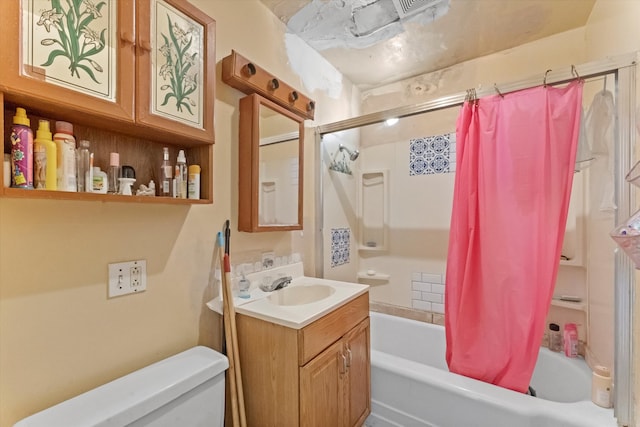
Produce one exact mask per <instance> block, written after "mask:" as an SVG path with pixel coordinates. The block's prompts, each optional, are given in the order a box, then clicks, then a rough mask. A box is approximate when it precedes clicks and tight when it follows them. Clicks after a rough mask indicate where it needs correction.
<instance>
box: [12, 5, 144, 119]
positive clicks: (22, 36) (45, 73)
mask: <svg viewBox="0 0 640 427" xmlns="http://www.w3.org/2000/svg"><path fill="white" fill-rule="evenodd" d="M133 20H134V2H133V0H94V1H83V0H67V1H62V0H12V1H7V2H2V8H0V28H2V49H0V63H1V64H2V66H1V67H0V87H2V89H3V91H5V92H7V93H9V94H15V95H19V96H21V97H24V98H26V99H27V100H28V101H31V103H32V104H36V103H37V104H40V105H41V106H44V107H47V108H49V109H51V108H53V109H54V110H57V109H59V108H60V107H62V108H66V109H68V110H75V111H83V112H87V113H90V114H93V115H94V116H95V115H100V116H102V117H109V118H111V119H117V120H121V121H126V122H133V120H134V115H133V104H134V95H133V94H134V77H133V76H134V74H135V62H134V61H135V53H134V52H135V46H134V43H135V40H134V36H133V35H134V34H135V29H134V22H133ZM21 99H22V98H21ZM52 106H53V107H52Z"/></svg>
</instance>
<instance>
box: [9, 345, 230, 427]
mask: <svg viewBox="0 0 640 427" xmlns="http://www.w3.org/2000/svg"><path fill="white" fill-rule="evenodd" d="M228 367H229V361H228V360H227V358H226V357H225V356H224V355H222V354H220V353H217V352H215V351H214V350H212V349H210V348H207V347H201V346H200V347H194V348H191V349H189V350H186V351H184V352H182V353H179V354H176V355H175V356H172V357H169V358H167V359H164V360H161V361H160V362H157V363H154V364H153V365H149V366H147V367H145V368H142V369H140V370H138V371H135V372H133V373H131V374H129V375H126V376H124V377H121V378H118V379H116V380H114V381H112V382H110V383H107V384H104V385H102V386H100V387H97V388H95V389H93V390H90V391H88V392H86V393H83V394H81V395H79V396H76V397H74V398H72V399H69V400H67V401H65V402H62V403H60V404H58V405H55V406H52V407H51V408H48V409H45V410H44V411H42V412H38V413H37V414H34V415H32V416H30V417H28V418H25V419H23V420H22V421H19V422H18V423H17V424H15V425H14V427H45V426H46V427H89V426H91V427H94V426H100V427H107V426H108V427H123V426H153V427H176V426H180V427H195V426H213V427H222V425H223V424H224V372H225V370H226V369H227V368H228Z"/></svg>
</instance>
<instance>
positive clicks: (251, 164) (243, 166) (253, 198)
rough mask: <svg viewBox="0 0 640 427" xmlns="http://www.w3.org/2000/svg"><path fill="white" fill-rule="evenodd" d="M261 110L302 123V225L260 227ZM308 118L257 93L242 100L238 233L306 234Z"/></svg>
mask: <svg viewBox="0 0 640 427" xmlns="http://www.w3.org/2000/svg"><path fill="white" fill-rule="evenodd" d="M260 106H265V107H267V108H269V109H271V110H273V111H275V112H276V113H279V114H281V115H283V116H286V117H288V118H290V119H292V120H294V121H296V122H297V123H298V133H299V138H298V206H297V210H298V222H297V223H296V224H282V225H277V224H274V225H260V223H259V208H260V199H259V194H260V182H259V181H260V156H259V151H260V150H259V149H260ZM303 159H304V118H303V117H300V116H299V115H297V114H294V113H292V112H291V111H289V110H287V109H285V108H283V107H281V106H280V105H278V104H276V103H274V102H272V101H270V100H268V99H266V98H264V97H262V96H260V95H258V94H256V93H254V94H251V95H249V96H245V97H244V98H241V99H240V132H239V153H238V166H239V167H238V175H239V176H238V230H239V231H247V232H254V233H255V232H263V231H289V230H302V201H303V191H302V190H303V187H304V185H303V184H304V183H303V179H302V177H303V175H304V173H303V172H304V168H303Z"/></svg>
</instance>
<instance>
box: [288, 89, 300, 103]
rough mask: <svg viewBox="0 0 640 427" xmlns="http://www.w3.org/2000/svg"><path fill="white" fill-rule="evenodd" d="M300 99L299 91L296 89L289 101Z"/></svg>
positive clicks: (290, 95)
mask: <svg viewBox="0 0 640 427" xmlns="http://www.w3.org/2000/svg"><path fill="white" fill-rule="evenodd" d="M297 100H298V92H296V91H295V90H294V91H293V92H291V93H290V94H289V101H291V102H295V101H297Z"/></svg>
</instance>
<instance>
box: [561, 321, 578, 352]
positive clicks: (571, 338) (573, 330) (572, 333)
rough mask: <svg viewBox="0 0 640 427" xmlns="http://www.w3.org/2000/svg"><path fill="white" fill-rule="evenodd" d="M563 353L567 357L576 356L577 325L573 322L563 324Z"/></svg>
mask: <svg viewBox="0 0 640 427" xmlns="http://www.w3.org/2000/svg"><path fill="white" fill-rule="evenodd" d="M564 354H565V356H567V357H578V327H577V326H576V324H575V323H566V324H565V325H564Z"/></svg>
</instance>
